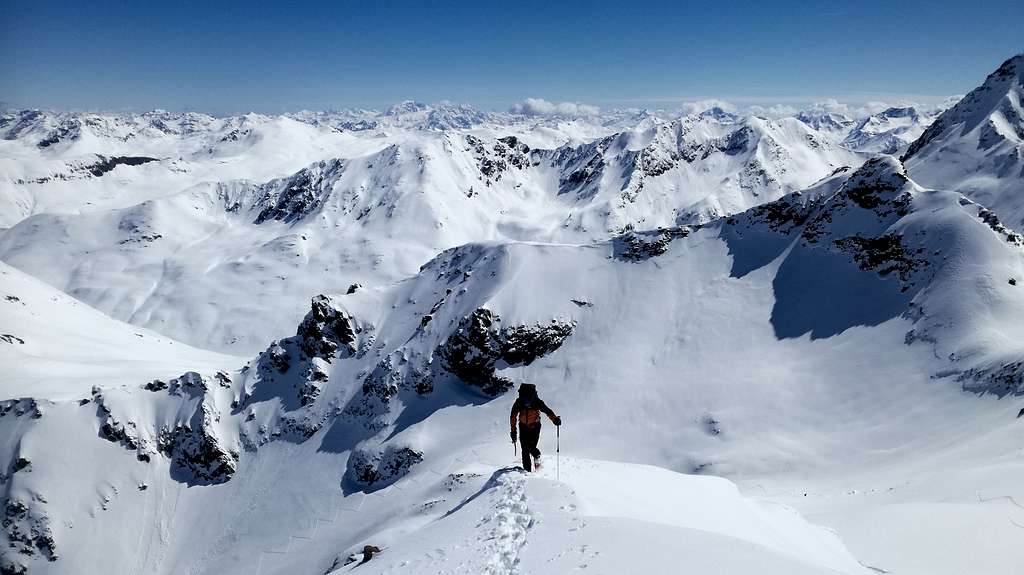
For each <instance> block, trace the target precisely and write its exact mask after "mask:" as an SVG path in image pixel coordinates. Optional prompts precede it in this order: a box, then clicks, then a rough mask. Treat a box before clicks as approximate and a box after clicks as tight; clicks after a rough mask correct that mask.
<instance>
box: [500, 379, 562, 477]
mask: <svg viewBox="0 0 1024 575" xmlns="http://www.w3.org/2000/svg"><path fill="white" fill-rule="evenodd" d="M541 413H543V414H544V415H546V416H548V419H550V420H551V423H554V424H555V425H562V418H560V417H558V416H557V415H555V412H554V411H551V408H550V407H548V406H547V405H546V404H545V403H544V401H543V400H541V398H539V397H537V386H535V385H533V384H532V383H524V384H522V385H520V386H519V397H517V398H516V401H515V403H513V404H512V414H511V415H510V416H509V418H508V423H509V426H510V427H511V428H512V431H511V436H512V443H515V442H516V421H517V420H518V421H519V436H520V437H521V438H522V444H523V469H525V470H526V471H533V467H534V466H536V467H537V469H540V450H539V449H537V442H538V441H540V427H541V426H540V414H541Z"/></svg>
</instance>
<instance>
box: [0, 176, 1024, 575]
mask: <svg viewBox="0 0 1024 575" xmlns="http://www.w3.org/2000/svg"><path fill="white" fill-rule="evenodd" d="M1022 273H1024V249H1022V247H1021V239H1020V237H1019V236H1017V235H1016V234H1015V233H1014V232H1012V231H1010V230H1007V229H1006V228H1003V227H1001V226H999V225H997V224H995V223H994V220H993V219H992V218H991V217H990V214H988V213H987V212H986V210H984V208H982V207H981V206H979V205H977V204H975V203H973V202H971V201H970V200H968V199H966V198H964V197H963V196H962V195H960V194H958V193H955V192H942V191H930V190H925V189H923V188H921V187H919V186H917V185H916V184H914V183H913V182H912V181H911V180H909V178H908V177H907V176H906V173H905V171H904V170H903V167H902V166H901V164H900V163H899V162H898V161H896V160H895V159H893V158H889V157H881V158H878V159H875V160H872V161H870V162H868V163H867V164H866V165H865V166H863V167H862V168H860V169H859V170H857V171H856V172H852V173H840V174H837V175H836V176H834V177H833V178H832V179H831V180H829V181H826V182H823V183H822V184H821V185H820V186H818V187H816V188H814V189H811V190H808V191H807V192H806V193H800V194H793V195H790V196H787V197H785V198H783V199H781V200H778V201H776V202H773V203H770V204H765V205H763V206H760V207H757V208H752V209H750V210H747V211H746V212H743V213H741V214H737V215H735V216H732V217H728V218H723V219H718V220H714V221H712V222H709V223H707V224H704V225H701V226H683V227H673V228H665V229H662V230H657V231H651V232H630V233H627V234H625V235H621V236H618V237H616V238H614V239H611V240H607V241H602V242H597V243H582V244H552V243H538V242H508V241H505V242H486V243H477V244H469V245H465V246H461V247H458V248H454V249H451V250H448V251H446V252H444V253H442V254H441V255H439V256H438V257H436V258H435V259H434V260H432V261H430V262H429V263H428V264H426V265H425V266H423V268H422V269H421V270H420V272H419V273H417V274H416V275H415V276H413V277H410V278H408V279H407V280H404V281H402V282H399V283H397V284H394V285H391V286H382V287H365V288H359V289H356V290H354V291H353V292H352V293H345V294H341V295H337V296H330V297H327V296H325V297H318V298H315V299H314V300H313V302H312V305H311V307H310V311H309V313H308V314H307V316H306V317H305V319H304V320H303V322H302V323H301V324H300V325H299V327H298V329H297V330H296V332H295V335H294V336H292V337H288V338H284V339H281V340H278V341H276V342H274V343H273V344H271V345H270V346H269V347H268V348H267V350H266V351H265V352H263V353H262V354H260V355H259V356H258V357H257V358H256V359H254V360H252V361H251V362H250V363H249V364H248V365H247V367H245V368H243V369H242V370H239V371H237V372H234V373H231V374H229V377H223V376H217V375H216V374H213V373H195V374H184V375H182V376H180V377H177V378H174V379H167V378H166V377H165V378H162V379H161V380H159V381H158V382H147V381H146V380H142V379H140V380H139V381H137V382H136V383H133V384H128V385H124V386H118V387H108V388H102V389H98V390H96V391H94V392H91V393H90V394H89V395H88V396H85V397H80V398H78V399H77V400H76V399H70V400H58V401H44V402H42V403H40V405H43V409H42V412H43V414H42V417H39V418H36V419H33V418H32V412H31V409H27V408H25V407H19V405H21V404H18V405H14V404H12V406H11V407H10V408H8V410H7V413H6V415H5V416H4V417H2V418H0V427H2V428H3V435H4V436H6V437H9V438H10V440H9V441H8V443H7V445H6V447H5V449H6V451H5V452H4V454H3V457H5V458H6V459H7V460H8V461H12V462H14V464H12V465H13V466H12V469H15V468H17V469H16V470H15V471H13V472H11V473H10V474H9V475H8V478H7V480H6V481H5V484H4V489H5V496H6V497H7V499H8V501H10V502H12V504H13V507H12V506H11V505H8V510H7V511H6V513H7V517H8V520H9V521H8V527H7V530H6V532H4V533H2V534H0V536H3V537H6V538H7V540H8V541H9V542H12V541H13V542H14V543H15V546H14V547H13V548H14V549H17V550H19V551H18V552H17V554H15V555H13V559H11V560H12V561H17V562H19V563H24V564H26V565H28V566H30V567H31V569H32V570H33V572H36V571H39V572H60V570H61V569H62V568H63V566H65V565H69V564H74V565H76V567H77V568H78V569H79V570H80V571H82V572H109V571H117V572H132V571H135V572H146V573H173V572H181V571H187V572H196V573H221V572H259V573H290V572H295V571H296V570H307V571H319V572H325V571H330V570H332V569H334V570H336V569H338V568H339V567H340V568H343V567H344V565H343V563H344V559H345V557H347V556H348V554H349V553H351V552H353V551H355V550H358V549H361V548H362V547H363V545H367V544H369V545H378V546H381V547H384V548H385V550H384V552H383V553H382V554H381V555H380V556H379V557H377V558H375V559H373V560H372V562H371V563H370V564H369V565H368V566H364V567H360V568H359V569H361V571H360V572H387V570H391V569H406V568H412V569H417V570H420V571H425V570H428V569H429V570H432V571H440V570H442V569H445V568H450V569H451V570H452V571H453V572H460V571H459V565H472V566H474V568H477V567H479V568H481V569H484V570H485V572H487V571H486V570H487V569H490V570H491V572H515V571H514V569H519V570H521V571H522V572H527V571H535V572H546V571H548V570H549V568H550V571H548V572H557V571H556V570H555V569H554V568H553V567H550V566H557V567H558V568H559V569H560V568H561V567H563V566H566V567H568V566H570V565H573V564H575V566H576V567H579V565H580V564H582V563H584V562H585V563H587V564H588V565H591V564H592V565H594V566H595V567H600V568H601V569H609V570H610V569H612V568H621V566H622V565H623V564H624V563H626V562H628V561H629V560H630V559H629V557H630V550H633V548H634V547H636V546H639V545H640V544H641V542H650V541H654V542H655V545H654V546H655V547H656V548H662V549H658V550H657V551H649V552H647V553H646V554H645V555H644V556H643V557H644V560H646V561H647V562H648V563H647V564H646V566H647V567H648V568H649V569H650V570H651V571H653V572H676V570H677V569H678V567H679V556H678V554H676V553H669V552H667V550H666V549H664V547H667V546H668V545H669V544H670V542H672V541H675V542H676V543H675V544H673V547H671V549H672V550H675V549H678V548H679V547H678V545H679V543H678V540H679V539H683V540H685V541H686V542H687V543H685V544H686V545H692V546H693V547H692V548H691V547H686V548H685V549H691V550H692V551H693V557H692V561H693V564H694V565H697V566H701V565H707V566H710V565H719V566H721V568H722V569H731V570H732V571H733V572H749V570H750V569H752V568H754V567H753V566H755V565H757V566H759V567H763V568H764V569H765V572H773V571H772V570H774V572H789V573H801V572H807V573H834V572H839V573H862V572H865V571H864V570H865V569H866V568H862V567H861V566H860V564H859V563H856V562H855V560H854V559H852V557H856V558H857V559H858V560H860V561H863V562H864V563H865V564H867V565H871V566H872V567H874V568H877V569H884V570H888V571H892V572H902V573H922V574H923V573H928V574H930V575H935V574H941V573H959V572H961V571H958V570H957V569H960V568H962V567H963V563H962V562H960V563H958V562H955V561H954V562H948V563H947V562H943V560H944V559H946V556H945V555H943V554H934V555H922V553H923V551H924V546H925V545H926V544H927V540H926V539H925V538H923V537H922V535H921V532H920V530H915V529H913V528H912V527H913V525H912V523H911V522H909V521H905V522H898V523H896V524H895V526H894V528H893V529H892V530H889V531H887V532H886V540H885V541H884V542H880V541H878V537H877V535H876V532H877V524H878V523H877V521H880V520H887V519H890V518H891V517H892V516H893V514H894V513H901V512H904V511H905V512H907V513H909V514H910V515H909V516H910V517H915V518H919V519H928V518H931V519H934V520H935V521H936V523H935V527H934V529H935V530H936V532H937V531H939V530H941V532H942V533H943V534H944V535H943V537H944V538H945V539H943V541H944V542H946V543H947V544H948V546H949V547H948V549H949V550H950V551H949V554H950V555H952V556H955V557H969V556H970V553H971V549H970V546H971V545H973V544H976V543H977V542H978V541H979V539H978V535H977V533H976V532H975V529H976V527H977V525H979V524H981V523H984V524H985V525H986V530H987V531H986V533H985V538H986V540H987V541H1009V540H1011V539H1012V537H1014V536H1015V535H1017V534H1018V532H1017V531H1016V530H1017V529H1018V528H1017V527H1015V524H1014V523H1012V522H1010V521H1006V518H1007V511H1012V510H1009V509H1008V507H1007V504H1005V503H1003V502H1004V501H1009V500H1004V499H999V500H998V501H996V502H995V504H994V505H993V502H992V501H986V500H985V498H986V497H988V498H991V497H1004V496H1012V497H1020V496H1021V495H1022V494H1021V493H1020V491H1019V485H1021V482H1020V478H1021V475H1020V474H1021V472H1022V470H1024V468H1022V467H1021V466H1020V465H1019V464H1018V463H1017V462H1016V461H1015V459H1014V458H1013V457H1012V456H1009V454H1014V453H1017V452H1018V448H1017V446H1016V443H1017V442H1016V439H1015V433H1014V432H1015V429H1016V428H1015V427H1014V425H1015V421H1014V419H1013V417H1012V416H1013V415H1014V414H1015V408H1016V407H1018V406H1017V405H1015V404H1014V403H1011V402H1010V401H1008V400H1000V399H998V398H1000V397H1004V398H1005V397H1012V396H1014V395H1015V394H1018V393H1020V392H1021V375H1020V357H1021V355H1022V353H1024V350H1022V349H1021V345H1020V343H1019V342H1020V341H1021V338H1020V335H1021V334H1020V327H1019V326H1020V325H1022V322H1021V321H1020V319H1021V318H1020V315H1021V313H1022V310H1024V293H1022V292H1021V291H1020V289H1021V288H1020V287H1019V286H1016V285H1012V284H1011V283H1010V282H1009V281H1008V280H1009V279H1013V278H1020V277H1021V275H1022ZM524 294H529V297H524ZM837 302H842V303H843V305H842V307H838V306H837V305H836V303H837ZM524 380H525V381H532V382H536V383H537V384H538V385H539V387H540V389H541V394H542V396H543V397H545V398H546V399H547V401H548V403H549V404H550V405H551V406H552V407H553V408H554V409H555V410H556V411H558V412H559V414H560V415H561V416H562V417H563V419H564V421H565V425H564V426H563V429H562V433H561V446H562V453H563V454H566V455H567V456H568V455H570V454H571V455H572V458H568V457H567V458H566V459H565V460H564V461H563V462H562V463H565V467H564V468H562V469H560V470H559V475H560V476H561V477H560V478H561V480H562V482H558V481H555V482H551V481H550V472H551V457H550V455H551V451H552V449H551V447H552V446H551V442H552V439H553V437H552V431H553V430H552V429H550V428H549V429H547V430H546V431H545V434H544V439H543V442H542V446H541V448H542V449H543V450H544V451H545V453H546V454H547V455H546V460H547V466H546V471H545V475H544V476H542V477H533V478H530V479H528V480H526V482H525V483H518V482H517V481H518V480H517V479H516V478H515V476H513V475H508V474H504V473H498V474H496V475H494V470H495V468H501V467H504V466H506V465H507V464H508V463H511V461H512V460H513V455H512V454H511V453H509V447H510V446H509V445H508V435H507V427H506V422H507V414H508V409H509V406H510V404H511V402H512V397H511V394H510V393H507V390H508V389H509V388H510V387H512V385H513V382H514V381H524ZM965 391H967V393H965ZM978 395H980V396H981V397H978ZM82 399H85V400H88V402H87V403H85V404H84V405H83V404H82V403H81V401H80V400H82ZM19 410H20V411H21V413H22V414H21V415H19V414H18V411H19ZM951 421H955V422H956V424H955V425H951V423H950V422H951ZM97 429H99V431H98V432H97V431H96V430H97ZM97 434H98V435H99V437H97ZM58 438H61V439H58ZM63 438H73V440H72V439H68V440H64V439H63ZM54 450H59V455H58V454H57V453H55V451H54ZM1000 454H1002V455H1000ZM587 459H591V460H613V461H620V462H629V463H644V464H653V465H657V466H659V467H662V468H665V469H667V470H673V471H675V472H682V473H691V474H715V475H724V476H727V477H730V478H731V479H732V480H734V481H736V482H737V483H738V484H739V485H741V486H742V488H743V489H744V490H745V491H746V493H748V496H747V498H741V497H739V496H738V495H737V494H736V492H735V491H733V488H732V487H730V486H729V484H728V483H727V482H725V481H723V480H719V479H712V478H704V477H685V476H680V475H677V474H676V473H673V472H672V471H666V470H658V469H651V468H646V467H636V466H629V465H624V464H621V463H596V462H594V461H587ZM21 460H25V461H27V462H28V463H27V464H22V463H18V462H19V461H21ZM87 461H91V462H93V463H87ZM96 462H102V463H101V464H97V463H96ZM77 466H81V467H83V468H85V469H89V473H90V475H88V476H85V477H83V478H82V479H81V480H80V481H77V482H74V483H69V482H67V481H66V476H67V473H68V471H67V470H68V469H74V468H76V467H77ZM492 475H493V476H492ZM488 477H491V479H492V480H490V481H489V480H488ZM627 477H628V481H627V479H626V478H627ZM979 489H982V490H983V491H984V494H983V496H982V497H981V498H980V500H979ZM573 491H575V493H573ZM624 491H625V493H624ZM861 493H863V495H860V494H861ZM474 494H477V495H476V496H475V497H474ZM750 494H754V495H757V496H763V497H765V499H766V501H760V502H752V501H750V500H749V497H750ZM804 494H806V495H804ZM853 494H856V495H858V497H856V498H855V497H854V495H853ZM778 500H783V501H786V502H787V503H788V504H789V505H790V506H792V507H795V508H797V509H801V510H803V511H804V512H806V513H808V514H809V515H810V516H811V517H812V518H814V519H816V520H818V521H820V522H822V523H824V524H826V525H829V526H830V527H833V528H836V529H838V531H837V534H838V536H839V538H840V539H841V540H844V541H845V540H847V539H848V540H850V541H853V542H854V543H853V545H854V546H855V550H854V551H853V553H852V557H851V553H849V552H847V551H846V550H844V548H843V546H842V545H841V544H840V543H839V542H837V541H836V540H835V539H834V538H833V537H832V536H831V535H829V534H828V533H826V532H823V531H821V530H820V529H817V528H814V527H811V526H809V525H808V524H807V523H805V522H804V521H803V520H800V519H798V518H797V516H795V515H794V514H793V513H792V512H790V511H787V510H785V509H782V508H780V507H778V506H777V505H776V504H774V503H771V501H778ZM524 506H525V509H526V510H528V511H529V513H526V512H524V510H523V508H524ZM574 506H575V507H574ZM730 510H731V511H730ZM956 510H966V511H964V512H965V513H970V514H972V516H973V517H975V520H974V521H971V522H960V521H957V520H956V518H957V517H958V516H959V515H958V513H957V511H956ZM526 515H529V517H527V516H526ZM580 524H586V527H585V528H582V529H577V530H576V531H571V529H572V528H573V527H574V526H578V525H580ZM11 525H13V526H14V527H13V528H11V527H10V526H11ZM83 526H88V528H87V529H83V528H82V527H83ZM33 529H34V530H35V531H32V530H33ZM492 530H493V531H492ZM27 532H30V533H39V534H41V535H40V536H39V537H35V538H30V539H29V540H28V541H25V539H24V537H22V536H21V534H24V533H27ZM627 532H628V533H627ZM534 536H536V538H532V537H534ZM124 540H135V541H137V542H138V543H137V544H136V546H135V551H133V552H131V553H116V554H112V553H110V552H109V551H108V550H109V548H110V545H111V542H112V541H124ZM611 541H621V542H622V543H623V547H622V548H621V549H618V548H614V549H608V547H609V542H611ZM506 544H507V545H506ZM502 545H505V546H502ZM582 545H587V549H586V550H584V551H583V552H582V553H580V548H581V546H582ZM517 549H518V551H517ZM899 549H913V550H915V553H913V554H909V553H908V554H900V553H897V550H899ZM1018 550H1019V546H1014V547H1008V548H1000V549H999V550H998V554H997V555H996V559H994V560H992V561H986V562H985V566H986V568H988V567H991V570H989V571H987V573H992V574H999V573H1013V572H1014V571H1013V570H1014V569H1015V565H1018V564H1019V562H1020V560H1022V559H1024V556H1021V554H1020V552H1019V551H1018ZM29 551H31V553H30V552H29ZM594 551H600V555H597V556H594V555H593V552H594ZM581 556H582V558H580V557H581ZM49 557H56V559H55V560H53V561H50V560H48V558H49ZM445 558H448V561H446V560H445ZM492 559H493V561H491V560H492ZM549 560H550V562H549ZM405 561H408V562H409V563H408V564H406V565H403V564H402V562H405ZM517 561H518V563H517ZM687 564H689V563H687ZM448 566H450V567H448ZM413 572H417V571H413ZM725 572H729V571H725Z"/></svg>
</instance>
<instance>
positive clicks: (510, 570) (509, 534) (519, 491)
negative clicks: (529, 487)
mask: <svg viewBox="0 0 1024 575" xmlns="http://www.w3.org/2000/svg"><path fill="white" fill-rule="evenodd" d="M497 484H498V486H497V488H496V489H495V490H494V495H493V496H492V497H493V499H494V511H493V512H492V513H491V514H490V515H488V516H487V517H485V518H484V520H483V523H490V524H491V531H490V536H489V538H488V540H489V541H490V543H491V545H490V547H491V557H490V560H489V561H488V564H487V570H486V571H485V573H486V574H487V575H516V574H518V573H519V552H520V551H521V550H522V548H523V546H524V545H526V536H527V534H528V533H529V530H530V528H531V527H533V516H532V515H530V508H529V506H528V504H527V500H526V478H525V477H524V476H523V475H522V474H521V473H517V472H510V473H505V474H503V475H501V476H500V477H499V478H498V480H497Z"/></svg>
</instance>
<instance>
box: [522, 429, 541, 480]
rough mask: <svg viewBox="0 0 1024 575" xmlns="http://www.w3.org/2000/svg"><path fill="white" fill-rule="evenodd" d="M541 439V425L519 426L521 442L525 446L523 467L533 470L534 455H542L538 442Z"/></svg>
mask: <svg viewBox="0 0 1024 575" xmlns="http://www.w3.org/2000/svg"><path fill="white" fill-rule="evenodd" d="M538 441H540V425H531V426H529V427H526V426H523V425H520V426H519V442H520V444H521V445H522V446H523V469H525V470H527V471H533V459H532V458H534V457H540V450H539V449H537V442H538Z"/></svg>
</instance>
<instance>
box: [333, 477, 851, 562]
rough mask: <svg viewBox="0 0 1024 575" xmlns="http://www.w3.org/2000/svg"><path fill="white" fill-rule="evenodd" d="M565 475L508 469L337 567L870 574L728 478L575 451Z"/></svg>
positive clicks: (831, 542)
mask: <svg viewBox="0 0 1024 575" xmlns="http://www.w3.org/2000/svg"><path fill="white" fill-rule="evenodd" d="M486 469H487V468H485V467H483V466H481V467H480V471H485V470H486ZM559 477H560V478H561V479H560V480H558V481H556V480H555V473H554V471H552V470H550V469H547V468H546V469H545V470H543V472H542V473H541V474H540V475H539V476H536V477H527V476H526V475H524V474H523V473H522V472H521V471H518V470H514V469H511V468H502V469H499V470H498V471H495V472H493V473H492V474H491V475H490V477H489V478H488V479H487V482H486V483H485V484H484V485H483V486H482V487H481V488H480V490H479V491H477V492H475V493H473V494H472V495H469V496H467V497H465V499H463V500H462V501H461V502H460V503H459V505H458V507H457V511H456V512H454V513H451V514H450V515H449V514H446V515H443V516H441V517H440V518H437V519H435V520H434V521H432V522H430V523H427V524H426V525H423V526H421V527H419V528H418V529H417V530H415V531H413V532H411V533H410V534H408V535H405V536H403V537H402V538H401V539H400V540H396V541H394V542H393V544H390V543H391V542H388V541H385V542H384V543H385V544H386V545H388V547H387V548H386V553H384V554H383V555H378V557H377V558H376V559H375V560H374V559H371V561H372V562H371V563H369V564H367V565H363V566H361V565H359V563H358V562H356V563H353V564H351V565H348V566H342V567H341V568H339V569H337V570H333V571H331V572H332V573H346V572H350V571H352V572H356V573H360V572H364V571H367V570H371V571H373V572H375V573H424V574H426V573H545V572H546V573H569V572H572V571H585V572H588V573H618V572H622V571H623V570H630V569H634V570H641V571H643V572H644V573H678V572H680V571H681V570H685V571H690V570H693V571H698V572H715V573H751V572H757V573H765V574H769V573H778V574H795V573H808V574H809V573H869V571H867V570H866V569H865V568H863V567H862V566H861V565H859V564H858V563H857V561H856V560H855V559H854V558H853V557H852V556H850V554H849V553H848V552H847V551H846V550H845V549H844V548H843V546H842V544H841V543H839V541H838V539H837V538H836V537H835V535H834V534H832V533H831V532H828V531H826V530H825V529H822V528H820V527H814V526H811V525H809V524H807V523H805V522H804V521H803V520H802V519H800V517H799V516H798V515H797V514H796V513H795V512H793V511H792V510H790V509H787V508H785V507H782V506H779V505H776V504H771V503H764V502H757V501H752V500H749V499H746V498H743V497H741V496H739V493H738V491H737V490H736V487H735V486H734V485H732V484H730V483H729V482H728V481H725V480H723V479H719V478H713V477H697V476H687V475H681V474H678V473H673V472H671V471H668V470H665V469H661V468H657V467H649V466H642V465H629V464H622V463H610V462H598V461H591V460H577V459H568V458H566V460H565V461H563V462H562V469H561V473H560V474H559ZM356 569H359V571H355V570H356Z"/></svg>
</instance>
